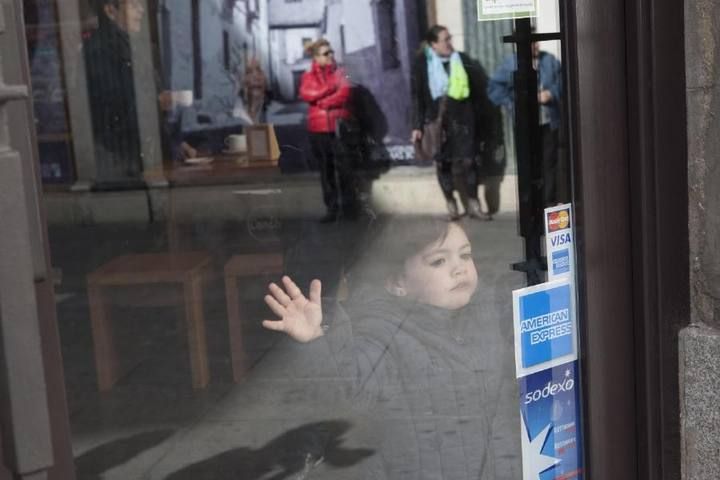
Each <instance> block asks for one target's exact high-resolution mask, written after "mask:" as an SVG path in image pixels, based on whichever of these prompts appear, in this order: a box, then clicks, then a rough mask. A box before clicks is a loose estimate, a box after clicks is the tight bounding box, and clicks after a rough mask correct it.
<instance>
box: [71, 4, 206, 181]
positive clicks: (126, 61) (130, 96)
mask: <svg viewBox="0 0 720 480" xmlns="http://www.w3.org/2000/svg"><path fill="white" fill-rule="evenodd" d="M95 6H96V9H97V15H98V29H97V30H95V31H94V32H93V33H92V35H91V36H90V37H89V38H88V39H87V40H85V41H84V43H83V55H84V59H85V69H86V76H87V89H88V97H89V103H90V112H91V115H92V125H93V135H94V139H95V150H96V152H95V155H96V165H97V175H98V178H97V180H98V181H99V183H103V184H115V183H118V184H126V183H127V182H133V181H141V180H142V169H143V162H142V147H141V144H142V140H141V132H140V126H139V121H138V108H137V95H136V91H135V76H136V73H138V72H139V76H140V77H141V78H147V79H151V81H152V82H151V83H152V84H151V85H149V86H148V87H149V88H152V89H154V90H156V91H157V86H158V83H159V81H158V75H157V72H156V71H155V68H154V66H153V65H152V63H151V61H150V60H149V59H148V60H147V61H143V58H142V56H137V55H135V56H134V55H133V51H132V48H131V43H130V36H131V35H135V34H137V33H139V32H140V30H141V29H142V25H143V18H144V16H145V7H144V6H143V2H141V1H140V0H96V2H95ZM173 97H174V94H173V92H170V91H167V90H166V91H162V92H159V93H158V103H159V107H160V110H162V111H163V112H168V111H170V110H171V109H172V108H173ZM164 127H168V125H164ZM165 130H166V131H165V136H166V140H169V141H174V142H175V145H176V146H177V149H178V150H179V151H180V152H181V154H182V156H183V157H192V156H195V154H196V153H197V152H196V151H195V150H194V149H193V148H192V147H191V146H190V145H189V144H187V143H185V142H184V141H182V139H181V138H174V137H177V135H176V133H177V132H170V131H167V130H169V129H168V128H165Z"/></svg>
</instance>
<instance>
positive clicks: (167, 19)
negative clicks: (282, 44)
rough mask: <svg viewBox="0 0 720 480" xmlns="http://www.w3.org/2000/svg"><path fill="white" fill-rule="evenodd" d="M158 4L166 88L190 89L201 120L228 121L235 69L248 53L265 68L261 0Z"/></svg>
mask: <svg viewBox="0 0 720 480" xmlns="http://www.w3.org/2000/svg"><path fill="white" fill-rule="evenodd" d="M160 9H161V10H160V16H159V21H158V23H159V24H160V29H161V30H162V33H161V35H160V37H161V39H162V43H163V45H162V55H163V65H164V67H165V69H166V70H167V74H166V75H167V80H166V81H167V83H168V86H167V88H171V89H175V90H179V89H188V88H192V89H194V90H195V97H196V100H197V102H196V108H197V110H198V113H199V114H202V115H203V117H204V118H205V121H209V122H210V123H211V124H216V125H224V124H227V123H233V121H234V119H232V118H231V115H232V110H233V107H234V102H235V98H236V96H237V90H238V80H239V78H238V74H241V72H243V71H244V69H245V65H246V63H247V61H248V59H250V58H252V57H256V58H258V60H259V61H260V64H261V66H262V68H263V69H264V70H265V71H268V68H269V65H268V54H267V38H268V30H267V25H268V20H267V18H268V17H267V15H268V9H267V5H266V2H265V1H259V0H191V1H189V2H176V1H169V0H165V1H164V2H162V3H161V6H160ZM188 32H192V34H191V35H189V34H188Z"/></svg>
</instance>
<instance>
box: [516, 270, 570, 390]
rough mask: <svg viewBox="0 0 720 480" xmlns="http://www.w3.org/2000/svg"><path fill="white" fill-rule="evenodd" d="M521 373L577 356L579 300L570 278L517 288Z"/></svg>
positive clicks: (517, 350) (518, 368)
mask: <svg viewBox="0 0 720 480" xmlns="http://www.w3.org/2000/svg"><path fill="white" fill-rule="evenodd" d="M513 317H514V318H513V320H514V321H513V323H514V330H515V371H516V374H517V377H518V378H520V377H523V376H525V375H528V374H531V373H534V372H538V371H540V370H543V369H546V368H551V367H553V366H556V365H560V364H562V363H567V362H571V361H573V360H576V359H577V343H576V332H577V327H576V321H575V301H574V295H573V289H572V286H571V283H570V281H569V280H561V281H555V282H548V283H543V284H540V285H535V286H532V287H528V288H522V289H520V290H515V291H514V292H513Z"/></svg>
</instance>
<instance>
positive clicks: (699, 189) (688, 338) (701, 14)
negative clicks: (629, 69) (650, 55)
mask: <svg viewBox="0 0 720 480" xmlns="http://www.w3.org/2000/svg"><path fill="white" fill-rule="evenodd" d="M685 55H686V77H687V78H686V84H687V119H688V126H687V128H688V162H689V163H688V177H689V178H688V181H689V211H688V214H689V227H690V282H691V284H690V287H691V304H692V325H691V326H690V327H688V328H687V329H685V331H683V332H682V333H681V335H680V385H681V388H680V401H681V422H682V435H683V438H682V442H683V451H682V454H683V479H685V480H705V479H707V480H710V479H713V480H714V479H717V478H720V464H719V463H718V458H719V457H720V435H718V432H720V400H718V398H719V397H718V395H717V391H718V388H720V376H719V375H718V373H717V372H718V371H719V370H720V315H718V313H720V310H718V309H719V308H720V2H718V1H716V0H686V1H685ZM716 312H717V313H716Z"/></svg>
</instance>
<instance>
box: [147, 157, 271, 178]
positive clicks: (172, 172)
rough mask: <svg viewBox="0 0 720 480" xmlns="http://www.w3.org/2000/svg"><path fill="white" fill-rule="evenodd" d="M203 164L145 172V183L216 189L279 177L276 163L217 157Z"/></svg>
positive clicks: (186, 164)
mask: <svg viewBox="0 0 720 480" xmlns="http://www.w3.org/2000/svg"><path fill="white" fill-rule="evenodd" d="M212 158H213V161H212V162H210V163H204V164H192V163H182V164H173V165H172V166H171V167H163V168H159V169H156V170H150V171H147V172H145V174H144V176H145V179H146V180H147V181H148V182H149V183H152V182H153V179H165V180H167V181H168V182H169V183H170V186H200V185H220V184H228V183H235V182H238V181H243V180H247V179H248V177H252V178H255V177H263V176H268V177H270V176H276V175H277V174H278V173H280V168H279V167H278V162H277V161H272V160H267V161H253V162H250V161H248V159H247V157H246V156H245V155H227V154H219V155H213V156H212Z"/></svg>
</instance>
